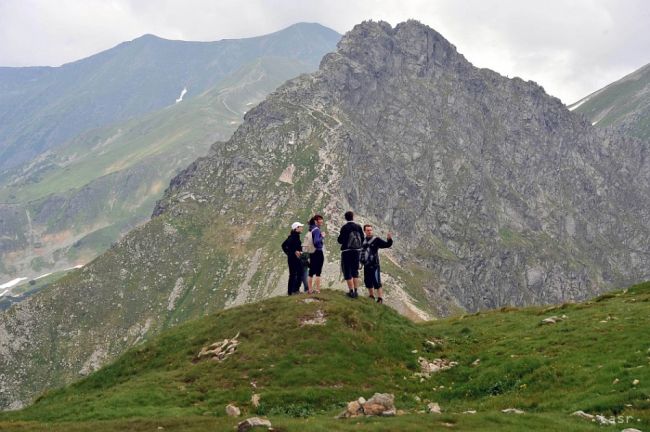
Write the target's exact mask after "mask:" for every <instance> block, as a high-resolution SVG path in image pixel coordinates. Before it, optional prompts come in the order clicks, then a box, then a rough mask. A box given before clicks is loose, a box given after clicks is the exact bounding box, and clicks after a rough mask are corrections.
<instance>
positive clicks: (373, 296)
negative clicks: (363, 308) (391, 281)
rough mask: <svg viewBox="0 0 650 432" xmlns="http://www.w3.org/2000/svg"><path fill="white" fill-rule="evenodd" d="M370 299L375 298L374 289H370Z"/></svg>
mask: <svg viewBox="0 0 650 432" xmlns="http://www.w3.org/2000/svg"><path fill="white" fill-rule="evenodd" d="M368 297H370V298H373V299H374V298H375V290H374V289H372V288H368Z"/></svg>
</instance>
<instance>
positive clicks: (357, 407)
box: [344, 401, 364, 417]
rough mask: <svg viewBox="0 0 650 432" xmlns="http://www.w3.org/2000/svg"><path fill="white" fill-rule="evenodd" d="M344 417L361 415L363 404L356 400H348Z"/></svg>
mask: <svg viewBox="0 0 650 432" xmlns="http://www.w3.org/2000/svg"><path fill="white" fill-rule="evenodd" d="M344 414H345V415H344V417H357V416H360V415H363V414H364V412H363V406H362V405H361V404H360V403H359V402H358V401H352V402H348V407H347V408H346V410H345V413H344Z"/></svg>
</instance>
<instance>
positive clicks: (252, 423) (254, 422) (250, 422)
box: [237, 417, 273, 432]
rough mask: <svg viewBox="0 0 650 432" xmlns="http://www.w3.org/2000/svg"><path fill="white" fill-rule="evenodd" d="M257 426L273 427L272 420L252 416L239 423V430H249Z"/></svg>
mask: <svg viewBox="0 0 650 432" xmlns="http://www.w3.org/2000/svg"><path fill="white" fill-rule="evenodd" d="M255 427H265V428H272V427H273V425H271V422H270V421H269V420H267V419H263V418H259V417H251V418H247V419H246V420H244V421H243V422H240V423H239V424H238V425H237V432H247V431H249V430H251V429H253V428H255Z"/></svg>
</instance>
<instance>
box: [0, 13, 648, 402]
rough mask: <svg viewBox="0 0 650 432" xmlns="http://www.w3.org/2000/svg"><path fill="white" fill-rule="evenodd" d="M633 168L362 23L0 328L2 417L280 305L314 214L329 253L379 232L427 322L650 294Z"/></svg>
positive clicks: (571, 125) (639, 159) (458, 60)
mask: <svg viewBox="0 0 650 432" xmlns="http://www.w3.org/2000/svg"><path fill="white" fill-rule="evenodd" d="M647 153H648V148H647V144H646V143H643V142H641V141H638V140H635V139H633V138H628V137H623V136H618V135H613V134H611V133H610V132H608V131H599V130H595V129H594V128H592V127H591V125H590V124H589V123H588V122H586V121H585V120H584V119H583V118H582V117H580V116H577V115H575V114H572V113H570V112H569V111H568V110H567V109H566V107H564V105H563V104H562V103H561V102H560V101H559V100H558V99H556V98H553V97H550V96H548V95H546V94H545V93H544V91H543V89H542V88H541V87H539V86H538V85H536V84H535V83H531V82H524V81H522V80H520V79H513V80H509V79H506V78H504V77H502V76H500V75H498V74H496V73H494V72H492V71H489V70H485V69H476V68H474V67H473V66H472V65H471V64H470V63H469V62H468V61H467V60H465V58H464V57H463V56H461V55H460V54H458V53H457V52H456V50H455V48H454V47H453V46H452V45H451V44H450V43H449V42H447V41H446V40H445V39H444V38H443V37H442V36H441V35H439V34H438V33H436V32H435V31H433V30H432V29H430V28H428V27H426V26H424V25H422V24H420V23H417V22H415V21H409V22H406V23H402V24H399V25H398V26H396V27H395V28H392V27H391V26H390V25H388V24H386V23H375V22H365V23H363V24H360V25H358V26H356V27H355V28H354V29H353V30H352V31H351V32H350V33H348V34H347V35H346V36H345V37H344V38H343V39H342V41H341V42H340V43H339V48H338V51H337V52H336V53H333V54H329V55H327V56H326V57H325V58H324V59H323V61H322V62H321V66H320V69H319V71H318V72H316V73H314V74H311V75H304V76H302V77H299V78H297V79H295V80H292V81H290V82H288V83H287V84H285V85H284V86H282V87H281V88H280V89H278V90H277V91H276V92H275V93H273V94H272V95H271V96H270V97H269V98H267V99H266V100H265V101H264V102H263V103H261V104H260V105H259V106H257V107H256V108H255V109H253V110H251V111H249V112H248V113H247V114H246V116H245V121H244V123H243V125H242V126H241V127H240V128H239V129H238V130H237V131H236V132H235V133H234V135H233V136H232V138H231V139H230V140H229V141H228V142H226V143H224V144H222V145H218V146H214V147H213V149H212V152H211V154H210V155H208V156H207V157H205V158H201V159H198V160H197V161H196V162H194V163H193V164H191V165H190V166H189V167H188V168H187V169H186V170H184V171H183V172H182V173H181V174H179V175H178V176H177V177H176V178H175V179H174V180H172V182H171V184H170V187H169V189H168V190H167V192H166V195H165V197H164V198H163V199H162V200H161V201H160V202H159V203H158V205H157V207H156V210H155V212H154V216H155V217H154V218H153V219H152V220H151V221H150V222H149V223H148V224H146V225H145V226H143V227H141V228H138V229H136V230H134V231H133V232H131V233H130V234H129V235H127V236H126V237H125V238H124V239H123V240H122V241H120V243H119V244H118V245H116V246H115V247H113V248H111V250H109V251H108V252H107V253H106V254H104V255H103V256H101V257H99V258H98V259H97V260H95V261H93V262H92V263H91V264H90V265H88V266H86V267H85V268H84V269H82V270H80V271H78V272H76V273H75V274H72V275H70V276H68V277H66V278H64V279H63V280H61V281H60V282H58V283H56V284H54V285H53V286H52V287H50V288H49V289H48V290H46V291H44V292H42V293H40V294H39V295H37V296H35V297H33V298H32V299H30V300H28V301H26V302H23V303H21V304H20V305H17V306H14V307H13V308H12V309H11V310H9V311H7V312H6V313H4V314H3V315H1V316H0V350H2V357H1V360H0V366H2V368H1V369H2V370H3V371H7V372H5V373H4V374H3V375H2V376H1V377H0V380H1V381H0V384H1V386H2V389H3V390H4V392H3V393H0V397H2V398H3V399H2V401H1V402H2V404H3V405H4V406H13V407H16V406H19V405H20V404H21V402H24V401H27V400H29V398H30V397H31V395H33V394H35V393H36V392H38V391H39V390H40V389H43V388H46V387H49V386H53V385H59V384H61V383H64V382H67V381H70V380H73V379H75V378H76V377H78V376H79V375H80V373H87V372H89V371H90V370H93V369H94V368H96V367H98V366H99V365H100V364H102V363H104V362H106V361H108V360H110V359H112V358H115V357H116V356H117V355H118V354H119V353H121V352H123V351H124V350H125V349H126V348H128V347H130V346H132V345H133V344H136V343H138V342H139V341H141V340H142V339H143V338H146V337H147V336H149V335H152V334H154V333H156V332H158V331H160V330H161V329H163V328H165V327H168V326H171V325H174V324H176V323H178V322H181V321H185V320H187V319H189V318H191V317H195V316H198V315H202V314H205V313H206V312H209V311H212V310H216V309H220V308H223V307H228V306H230V305H236V304H240V303H243V302H247V301H252V300H255V299H259V298H263V297H266V296H269V295H273V294H278V293H280V294H281V293H283V292H284V291H285V281H286V270H285V266H286V264H285V259H284V257H283V256H282V255H281V254H280V253H278V251H279V249H278V248H279V244H280V242H281V241H282V240H283V239H284V237H285V236H286V234H287V231H288V229H287V227H288V225H289V223H290V222H291V221H293V220H306V218H307V217H308V216H309V215H310V214H313V213H314V212H315V211H319V212H323V213H324V214H325V215H326V217H327V220H328V224H327V226H326V230H327V231H328V232H329V233H330V236H328V240H327V245H326V246H327V249H328V250H329V251H335V250H336V245H335V241H334V239H335V237H336V232H335V230H336V227H338V226H340V224H341V223H342V214H343V211H344V210H347V209H349V208H352V209H354V210H355V211H356V212H357V213H358V214H359V216H360V220H361V221H363V222H366V221H367V222H371V223H374V224H375V225H376V226H377V227H378V229H379V230H380V231H384V230H388V229H390V230H392V231H393V232H394V233H395V237H396V240H397V241H396V244H395V246H394V250H393V251H392V253H389V254H386V255H384V257H385V259H384V270H385V273H386V281H385V282H387V286H388V289H389V292H388V299H389V301H395V300H394V296H397V294H398V293H400V295H403V298H406V299H407V300H409V299H410V301H412V302H411V303H412V304H414V305H416V306H419V307H420V308H425V309H428V310H430V311H432V312H434V313H436V314H447V313H451V312H452V311H454V310H459V309H465V310H468V311H476V310H478V309H481V308H486V307H498V306H503V305H508V304H515V305H523V304H532V303H553V302H562V301H567V300H574V299H581V298H585V297H587V296H589V295H591V294H593V293H594V292H598V291H602V290H605V289H607V288H609V287H611V286H613V285H620V284H622V283H624V282H625V281H633V280H641V279H644V278H648V268H650V267H649V266H648V264H649V262H648V261H649V255H648V252H649V251H648V245H649V244H650V241H648V240H650V239H649V234H650V233H649V230H650V228H649V227H650V223H649V220H648V218H649V216H648V215H650V208H649V202H650V201H649V200H648V196H650V194H649V193H648V192H649V190H650V182H649V173H650V169H649V162H648V157H647ZM334 255H335V252H334ZM330 261H331V255H330ZM336 267H337V264H336V262H332V264H331V268H332V269H334V271H333V273H332V275H331V276H330V277H329V279H330V280H335V279H336V274H338V270H336ZM400 287H402V288H403V289H400ZM407 303H408V302H407ZM54 323H55V324H54ZM43 364H46V365H47V367H46V368H43V367H41V365H43Z"/></svg>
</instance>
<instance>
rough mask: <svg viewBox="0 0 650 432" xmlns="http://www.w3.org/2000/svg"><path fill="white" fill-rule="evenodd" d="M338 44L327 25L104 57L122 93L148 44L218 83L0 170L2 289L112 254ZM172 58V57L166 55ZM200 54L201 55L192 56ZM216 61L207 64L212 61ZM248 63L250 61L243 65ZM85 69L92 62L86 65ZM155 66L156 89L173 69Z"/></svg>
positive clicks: (39, 122) (142, 93)
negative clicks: (172, 183)
mask: <svg viewBox="0 0 650 432" xmlns="http://www.w3.org/2000/svg"><path fill="white" fill-rule="evenodd" d="M338 38H339V36H338V35H337V34H336V33H334V32H331V31H329V30H328V29H325V28H323V27H321V26H319V25H316V24H313V25H311V24H302V25H296V26H292V27H290V28H288V29H287V30H284V31H283V32H279V33H275V34H273V35H270V36H268V37H261V38H253V39H251V40H240V41H226V42H228V43H216V42H215V43H209V44H204V43H186V42H172V41H165V40H162V39H157V38H153V37H144V38H141V40H140V39H139V40H137V41H135V42H133V43H129V44H123V45H120V46H119V47H117V48H115V49H114V50H117V51H116V52H110V51H109V52H106V53H102V54H99V55H98V56H99V57H112V58H113V57H119V58H121V59H123V61H120V62H112V63H110V67H111V68H115V72H114V74H113V75H115V77H116V78H115V79H116V81H115V83H114V84H113V85H114V86H118V84H119V85H124V86H128V85H130V78H128V73H132V74H135V73H136V72H135V71H136V70H140V69H137V68H136V67H135V66H134V65H132V64H130V63H134V62H129V61H127V58H128V55H135V56H136V57H135V58H134V59H135V60H138V59H142V54H140V53H139V52H132V51H133V49H134V47H133V46H131V45H134V46H140V45H142V44H143V43H144V41H149V42H150V43H152V44H154V46H155V47H156V49H155V50H152V51H151V52H149V51H147V55H148V56H149V57H152V58H159V63H160V62H162V59H163V58H164V57H165V56H170V57H169V58H170V61H172V60H174V61H176V60H178V59H179V58H185V59H186V60H187V63H188V64H189V63H191V62H190V60H192V61H194V63H196V64H195V65H194V66H192V67H191V68H188V69H187V70H184V73H190V72H191V73H192V74H193V75H192V82H197V83H201V86H207V85H210V83H211V82H216V84H214V85H213V86H212V87H210V88H208V89H207V90H205V91H204V92H202V93H200V92H199V89H200V86H195V85H193V86H192V87H184V88H188V91H187V93H186V94H184V95H183V96H182V100H180V101H179V102H178V103H176V102H175V99H174V98H178V99H181V95H180V92H179V94H174V95H173V98H171V99H170V100H168V101H167V102H165V104H166V106H165V107H164V108H162V109H158V110H156V111H153V112H150V113H148V114H143V115H140V116H138V117H135V118H132V119H130V120H125V121H120V122H118V123H114V124H111V125H110V126H104V127H102V128H95V129H90V130H85V131H83V132H80V133H78V134H77V135H75V136H73V137H72V138H70V139H69V140H67V141H65V142H64V143H62V144H59V145H58V146H57V147H56V148H54V149H50V150H47V151H45V152H43V153H41V154H39V155H37V156H35V157H34V158H32V159H31V160H30V161H29V162H27V163H24V164H21V165H18V166H15V167H13V168H11V169H7V170H5V171H4V172H2V173H1V174H0V256H1V257H2V259H1V260H0V283H4V282H6V281H8V280H12V279H14V278H17V277H26V278H32V277H36V276H39V275H41V274H44V273H46V272H48V273H49V272H51V271H54V270H60V269H63V268H67V267H71V266H73V265H77V264H85V263H87V262H89V261H90V260H91V259H92V258H94V257H95V256H96V255H97V254H98V253H100V252H103V251H104V250H106V249H107V248H108V247H109V246H110V244H111V243H112V242H114V241H116V240H117V239H118V238H119V237H120V235H122V234H124V233H125V232H127V231H128V230H129V229H131V228H133V227H134V226H136V225H137V224H140V223H142V222H144V221H145V220H146V219H147V218H148V217H149V215H150V214H151V211H152V209H153V205H154V203H155V201H156V200H158V199H159V198H160V197H161V195H162V192H163V190H164V189H165V188H166V187H167V185H168V183H169V180H170V179H171V178H172V177H173V176H174V175H175V174H176V173H177V172H178V171H179V170H181V169H182V168H184V167H186V166H187V165H188V164H189V163H190V162H192V161H193V160H194V159H196V158H197V157H199V156H203V155H205V154H206V153H207V151H208V149H209V147H210V145H212V144H213V143H214V142H215V141H224V140H226V139H227V138H228V137H229V136H230V135H231V134H232V132H233V131H234V130H235V128H236V127H237V126H238V125H239V123H240V122H241V120H242V118H243V115H244V113H245V112H246V111H247V110H249V109H251V108H252V107H253V106H255V105H256V104H257V103H258V102H259V101H261V100H262V99H263V98H264V97H265V96H266V95H267V94H269V93H270V92H271V91H273V89H275V88H276V87H277V86H278V85H280V84H281V83H282V82H284V81H286V80H287V79H289V78H292V77H295V76H297V75H299V74H300V73H303V72H308V71H311V70H314V69H316V68H317V67H318V63H319V61H320V57H321V56H322V55H323V54H325V53H326V52H329V51H331V50H333V49H334V47H335V43H336V41H337V40H338ZM224 47H225V48H224ZM208 48H209V50H208ZM235 48H236V53H237V55H238V56H239V57H240V59H239V60H238V62H239V63H237V62H234V60H233V58H232V57H228V62H229V63H228V64H229V65H230V66H229V68H231V67H232V66H233V65H234V64H239V65H240V66H239V67H238V68H237V69H234V70H232V71H230V72H229V73H228V74H225V73H222V72H220V73H219V74H217V73H214V71H212V70H211V67H213V66H214V65H213V66H210V64H211V63H213V62H216V63H219V64H221V66H219V67H221V68H223V67H224V66H223V64H222V62H221V60H219V59H220V58H221V57H219V56H223V55H225V54H224V52H230V51H232V50H235ZM170 50H171V53H170V52H167V51H170ZM210 50H211V51H210ZM197 52H198V54H201V55H200V56H199V57H197V58H194V57H193V56H194V55H195V54H196V55H198V54H197ZM215 53H216V54H215ZM267 53H273V54H278V55H279V56H276V55H273V56H271V55H266V54H267ZM217 54H218V56H216V57H214V58H212V60H211V61H208V60H209V59H210V55H217ZM258 54H259V55H258ZM262 54H263V55H262ZM256 55H258V56H256ZM233 56H234V54H233ZM244 58H245V59H244ZM248 59H252V60H251V61H249V62H247V63H242V62H243V61H244V60H248ZM86 61H89V60H88V59H87V60H83V61H81V63H84V62H86ZM93 61H94V62H95V63H100V64H101V65H102V67H101V68H99V69H101V70H104V69H106V68H107V67H108V66H107V62H103V63H102V62H98V61H97V60H96V59H95V60H93ZM138 61H139V60H138ZM197 62H198V63H197ZM200 62H203V63H205V64H206V65H205V69H203V70H202V69H201V67H200V64H199V63H200ZM233 62H234V63H233ZM135 63H138V62H135ZM145 63H147V62H145ZM121 64H124V65H127V64H128V67H127V72H128V73H127V72H125V71H122V70H121V69H119V68H120V65H121ZM147 64H149V63H147ZM149 66H150V67H151V68H152V69H151V70H147V71H143V70H140V72H138V73H142V74H145V73H146V75H142V76H144V77H150V79H147V81H148V82H150V83H154V82H156V81H157V80H159V76H162V77H164V78H165V79H171V78H170V77H172V76H173V74H171V75H168V72H167V67H165V66H163V65H162V64H158V65H157V67H158V68H159V69H156V68H154V65H153V64H151V65H149ZM149 66H148V67H149ZM188 67H189V66H188ZM214 67H216V66H214ZM64 68H65V66H64ZM129 68H130V69H129ZM131 69H133V70H132V71H130V70H131ZM20 70H22V69H20ZM7 71H8V69H6V70H5V72H7ZM129 71H130V72H129ZM14 72H15V71H14ZM23 72H24V71H23ZM61 73H62V72H61ZM88 73H89V74H90V75H93V74H96V73H97V72H96V71H95V72H92V71H91V72H88ZM18 75H20V74H18ZM89 79H90V78H89V77H87V76H86V75H83V78H79V80H80V81H82V82H85V81H87V80H89ZM104 84H105V83H104ZM104 84H103V85H104ZM192 89H194V90H192ZM68 91H69V92H70V93H69V94H67V96H66V98H67V99H69V100H78V99H79V98H81V97H83V94H82V93H83V92H82V93H79V92H78V89H76V88H72V87H71V88H69V89H68ZM132 91H133V93H132V94H131V95H130V96H129V97H130V99H129V98H127V99H129V100H131V101H133V103H136V102H137V101H142V100H147V99H149V100H153V99H156V98H158V99H160V101H162V100H163V99H164V98H165V97H167V96H165V94H167V93H165V92H164V91H162V90H161V91H162V93H163V94H162V95H161V94H159V93H156V92H155V91H154V89H153V88H150V87H148V86H144V87H143V88H142V89H139V88H134V89H132ZM175 92H176V90H175ZM122 99H124V98H122ZM124 100H126V99H124ZM86 102H87V103H88V104H89V106H90V105H93V104H94V101H93V100H88V101H86ZM115 102H116V104H115V105H114V106H112V108H111V109H113V110H116V115H119V116H123V115H125V111H124V112H123V111H120V110H122V108H124V106H123V105H122V103H123V102H119V101H117V100H116V101H115ZM97 103H99V102H97ZM73 105H74V104H72V105H70V106H69V107H72V106H73ZM90 111H92V110H90ZM60 114H61V115H64V114H65V113H63V112H62V113H60ZM65 115H69V116H71V117H75V118H76V119H77V120H76V123H82V122H83V121H82V119H81V117H84V116H85V113H80V112H79V111H77V110H72V111H69V112H68V113H67V114H65ZM80 116H81V117H80ZM24 120H25V121H27V120H28V119H24ZM84 121H85V120H84ZM32 122H33V124H32V126H33V127H34V128H36V129H42V128H48V127H49V125H50V122H49V120H43V119H39V118H34V119H32ZM57 127H58V126H57ZM86 127H87V125H86ZM25 283H27V282H26V281H25ZM3 291H4V290H3ZM3 291H0V296H1V293H2V292H3Z"/></svg>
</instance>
